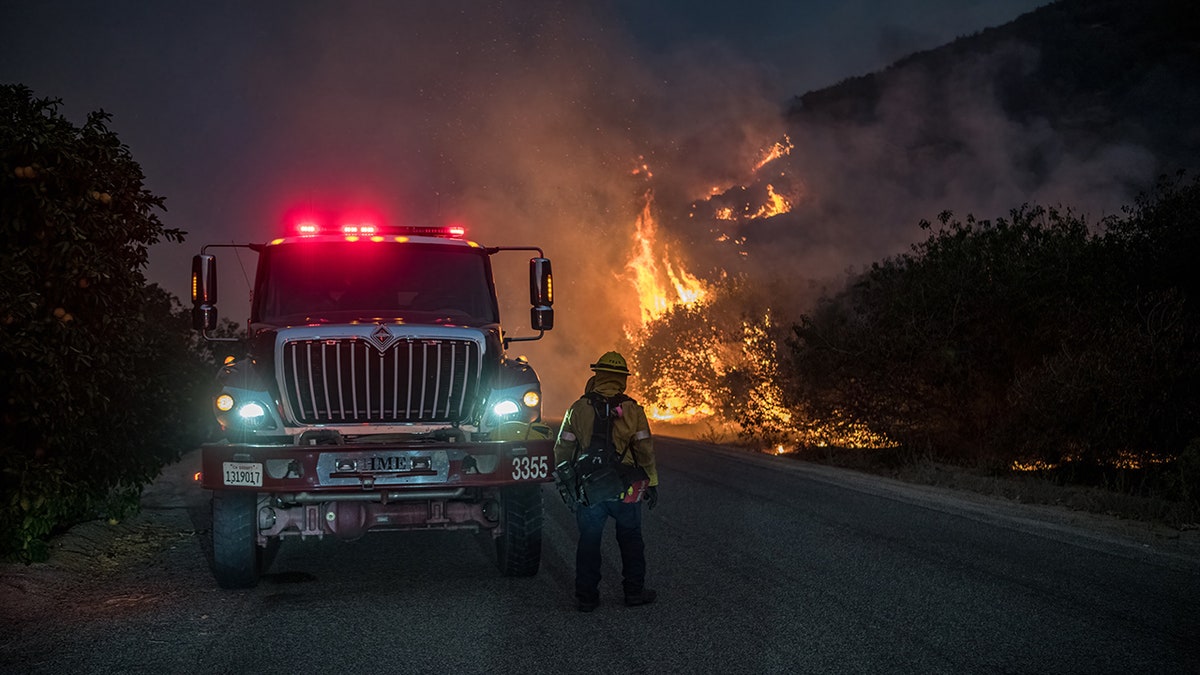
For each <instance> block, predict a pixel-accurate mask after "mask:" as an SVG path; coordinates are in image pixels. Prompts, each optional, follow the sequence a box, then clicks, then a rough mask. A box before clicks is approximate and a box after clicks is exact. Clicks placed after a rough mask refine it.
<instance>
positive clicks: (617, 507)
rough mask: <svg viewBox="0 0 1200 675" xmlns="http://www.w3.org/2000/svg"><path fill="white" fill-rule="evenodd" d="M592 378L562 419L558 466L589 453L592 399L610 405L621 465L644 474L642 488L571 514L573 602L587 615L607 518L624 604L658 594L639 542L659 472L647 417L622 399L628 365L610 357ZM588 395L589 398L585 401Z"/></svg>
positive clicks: (594, 596)
mask: <svg viewBox="0 0 1200 675" xmlns="http://www.w3.org/2000/svg"><path fill="white" fill-rule="evenodd" d="M591 369H592V371H593V372H594V373H595V375H594V376H593V377H592V378H591V379H589V380H588V382H587V385H586V387H585V391H584V396H583V397H581V398H580V399H579V400H578V401H576V402H575V403H573V404H571V407H570V408H569V409H568V410H567V412H566V415H565V416H564V417H563V423H562V427H561V428H560V429H559V433H558V440H557V441H556V442H555V445H554V459H555V464H556V465H557V464H558V463H560V462H563V461H574V460H575V459H576V458H578V457H579V455H580V453H581V452H583V451H584V450H585V449H587V448H588V446H589V443H590V442H591V441H592V439H593V437H594V435H593V431H600V430H595V429H593V427H594V426H595V424H596V421H597V413H596V410H595V408H594V403H593V402H594V400H596V399H595V394H599V395H600V396H601V397H603V398H604V399H606V401H607V402H608V403H610V404H612V407H611V410H612V416H611V417H610V419H611V420H612V421H611V442H612V445H613V446H614V447H615V451H616V453H618V454H620V453H622V452H623V453H624V456H623V457H622V462H623V463H624V464H625V465H628V466H630V467H635V466H640V467H641V468H642V469H643V470H644V471H645V474H646V479H645V480H643V481H641V484H640V485H638V484H635V485H633V486H632V487H631V488H630V489H629V490H628V491H627V492H626V493H625V494H624V495H623V496H622V497H623V498H622V497H618V498H614V499H610V500H608V501H601V502H598V503H594V504H591V505H589V506H583V505H579V506H577V508H576V509H575V521H576V523H577V524H578V526H579V545H578V547H577V548H576V551H575V600H576V602H577V606H578V609H579V611H581V612H590V611H592V610H594V609H596V607H597V606H598V605H599V604H600V589H599V587H600V546H601V540H602V539H603V535H604V526H605V523H606V522H607V521H608V519H609V518H610V517H611V518H612V519H613V520H614V521H616V529H617V544H618V545H619V546H620V549H621V574H622V576H623V577H624V581H623V584H622V585H623V587H624V591H625V604H626V605H628V606H630V607H637V606H639V605H646V604H649V603H651V602H654V599H655V597H657V595H658V594H657V593H656V592H655V591H653V590H651V589H649V588H646V586H645V582H646V557H645V546H644V544H643V542H642V505H641V503H640V502H641V501H642V500H643V499H644V500H645V501H646V504H647V506H648V507H649V508H650V509H653V508H654V507H655V506H657V505H658V471H657V468H656V467H655V462H654V443H653V440H652V439H651V437H650V423H649V421H648V420H647V419H646V412H645V411H644V410H643V409H642V407H641V406H640V405H638V403H637V402H636V401H634V400H633V399H631V398H629V397H628V396H625V395H624V393H625V385H626V382H627V380H628V378H629V366H628V365H627V364H626V363H625V357H623V356H621V355H620V354H618V353H617V352H608V353H606V354H604V355H603V356H601V357H600V358H599V359H598V360H597V361H596V362H595V363H593V364H592V365H591ZM589 394H591V395H592V397H591V398H589Z"/></svg>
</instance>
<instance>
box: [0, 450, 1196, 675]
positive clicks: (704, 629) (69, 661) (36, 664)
mask: <svg viewBox="0 0 1200 675" xmlns="http://www.w3.org/2000/svg"><path fill="white" fill-rule="evenodd" d="M659 454H660V458H661V459H660V462H661V466H662V469H661V472H662V475H663V481H664V484H663V487H662V489H661V495H662V504H661V506H660V507H659V508H658V509H656V510H655V511H654V512H653V513H651V514H648V515H647V519H646V536H647V542H648V546H647V547H648V558H649V565H650V576H651V579H650V581H651V585H652V586H653V587H655V588H657V589H658V590H659V593H660V596H659V597H660V600H659V602H658V603H656V604H654V605H651V606H647V607H640V608H626V607H624V606H622V605H621V604H620V583H619V572H618V570H617V568H616V566H615V564H616V563H617V561H618V556H617V553H616V549H615V544H614V543H613V542H612V536H611V526H610V534H609V536H608V538H607V542H608V544H609V549H608V551H607V553H606V555H607V558H606V567H605V583H604V586H603V589H602V592H603V597H602V605H601V607H600V608H599V609H598V610H597V611H596V612H595V613H592V614H580V613H578V612H576V611H575V609H574V605H573V603H572V600H571V587H572V584H571V581H572V576H573V571H572V561H573V555H574V553H573V551H574V539H573V532H574V524H573V520H572V519H571V517H570V514H568V513H567V512H566V510H565V508H563V507H562V506H561V504H560V503H559V502H558V500H557V497H556V496H554V495H553V494H552V491H551V489H550V488H549V487H547V489H546V492H545V495H546V503H547V507H548V518H547V522H546V529H545V551H544V557H543V564H542V571H541V573H540V574H539V575H538V576H537V577H534V578H530V579H506V578H503V577H500V576H498V575H497V573H496V571H495V568H494V567H493V563H492V560H491V557H490V552H491V549H490V542H488V541H485V540H483V539H482V538H481V537H477V536H474V535H471V534H466V533H436V532H431V533H419V534H410V535H385V534H379V535H372V536H368V537H365V538H363V539H362V540H360V541H358V542H354V543H350V544H345V543H338V542H333V541H325V542H317V541H311V542H289V544H287V545H285V546H284V547H283V548H282V550H281V551H280V555H279V557H278V558H277V560H276V562H275V565H274V566H273V568H272V574H271V575H270V576H269V577H268V578H267V579H266V580H264V582H263V583H262V584H261V585H260V586H259V587H258V588H256V589H253V590H249V591H237V592H230V591H222V590H219V589H217V588H216V587H215V584H214V583H213V581H212V579H211V577H210V576H209V574H208V572H207V568H206V564H207V563H206V560H205V557H204V553H203V546H202V536H203V530H204V529H205V528H206V527H207V523H206V522H205V517H204V508H203V506H204V498H203V493H199V492H196V491H193V490H192V489H191V488H190V486H189V485H188V484H187V480H186V476H187V475H188V474H189V473H190V472H191V471H192V470H194V466H193V465H194V463H195V461H196V460H195V458H194V457H188V458H186V459H185V461H184V462H181V463H180V464H179V465H176V466H173V467H170V468H169V469H168V471H167V472H165V473H164V476H163V478H162V479H161V480H160V481H159V483H157V484H156V485H155V486H153V487H152V488H151V489H150V490H148V493H147V495H146V498H145V499H144V503H145V505H146V510H145V512H144V513H143V514H142V515H141V516H140V517H138V518H137V519H134V520H133V521H131V522H130V523H126V524H122V525H120V526H117V527H109V526H106V525H103V524H94V525H90V526H85V527H81V528H77V529H76V530H74V531H72V533H71V534H69V535H68V536H67V537H65V538H64V539H63V541H62V547H63V548H62V549H61V550H59V551H57V552H56V554H55V557H54V558H53V559H52V561H51V562H50V563H49V564H44V565H35V566H31V567H23V566H12V565H6V566H3V568H2V569H0V606H2V608H0V628H2V631H0V672H5V673H7V672H16V673H58V672H63V673H65V672H70V673H109V672H111V673H130V672H153V673H209V672H212V673H244V672H258V673H324V672H329V673H342V672H383V673H392V672H394V673H407V672H420V673H516V672H551V671H556V672H563V673H590V672H596V673H610V672H611V673H639V672H652V673H676V672H678V673H693V672H720V673H735V672H746V673H759V672H822V673H825V672H918V673H942V672H946V673H964V672H986V673H1033V672H1037V673H1043V672H1054V673H1070V672H1078V673H1101V672H1122V673H1127V672H1143V673H1186V672H1200V639H1198V638H1197V636H1200V610H1198V608H1200V556H1198V555H1197V554H1196V549H1195V547H1190V548H1189V547H1188V546H1185V544H1186V542H1181V541H1172V540H1153V539H1146V538H1137V539H1131V538H1126V537H1124V536H1120V535H1118V534H1113V533H1112V532H1106V531H1103V530H1096V529H1094V528H1088V529H1083V528H1080V527H1078V526H1077V525H1076V524H1073V523H1072V522H1071V521H1072V519H1074V518H1075V517H1074V516H1062V515H1055V514H1054V513H1053V512H1050V511H1047V510H1044V509H1043V510H1036V509H1024V508H1021V507H1016V506H1012V505H1009V504H1004V503H1000V502H995V501H991V500H987V499H983V498H976V497H971V498H959V497H955V496H951V495H949V494H948V493H946V492H944V491H938V490H932V489H929V488H915V487H911V486H903V485H899V484H896V483H893V482H890V481H886V480H882V479H878V478H874V477H864V476H861V475H859V474H854V473H851V472H844V471H839V470H834V469H828V468H824V467H816V466H812V465H807V464H801V463H796V462H792V461H790V460H787V459H784V458H774V457H766V456H759V455H746V454H741V453H733V452H729V451H721V450H718V449H714V448H712V447H710V446H705V445H703V444H697V443H690V442H683V441H671V440H665V439H659ZM1047 514H1049V517H1050V521H1049V522H1047V521H1046V520H1045V518H1046V517H1047ZM197 531H199V532H200V534H199V535H198V534H197Z"/></svg>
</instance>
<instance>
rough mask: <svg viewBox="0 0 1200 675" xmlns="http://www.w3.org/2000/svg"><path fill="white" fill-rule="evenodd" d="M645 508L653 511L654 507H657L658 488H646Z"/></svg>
mask: <svg viewBox="0 0 1200 675" xmlns="http://www.w3.org/2000/svg"><path fill="white" fill-rule="evenodd" d="M646 506H647V507H648V508H649V509H650V510H651V511H653V510H654V507H656V506H658V486H657V485H651V486H650V487H648V488H646Z"/></svg>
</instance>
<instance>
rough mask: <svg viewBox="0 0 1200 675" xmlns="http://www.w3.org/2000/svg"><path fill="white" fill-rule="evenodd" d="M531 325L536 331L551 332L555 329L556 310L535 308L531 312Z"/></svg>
mask: <svg viewBox="0 0 1200 675" xmlns="http://www.w3.org/2000/svg"><path fill="white" fill-rule="evenodd" d="M529 323H530V324H532V325H533V329H534V330H550V329H551V328H554V308H553V307H545V306H542V307H534V308H532V309H530V310H529Z"/></svg>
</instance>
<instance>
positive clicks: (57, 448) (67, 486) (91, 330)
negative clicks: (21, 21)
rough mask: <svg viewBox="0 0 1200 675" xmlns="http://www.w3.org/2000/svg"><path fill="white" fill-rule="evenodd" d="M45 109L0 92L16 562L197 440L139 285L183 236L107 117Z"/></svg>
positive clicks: (10, 519)
mask: <svg viewBox="0 0 1200 675" xmlns="http://www.w3.org/2000/svg"><path fill="white" fill-rule="evenodd" d="M58 105H59V103H58V102H57V101H51V100H46V99H36V98H34V96H33V94H32V92H31V91H30V90H29V89H28V88H25V87H23V86H3V87H0V240H2V241H3V243H4V245H3V246H2V247H0V401H3V406H4V407H3V416H2V418H0V470H2V474H0V494H3V495H5V498H4V499H3V500H2V501H3V503H0V554H7V555H13V554H15V555H17V556H20V557H22V558H24V559H26V560H31V559H37V558H39V557H41V556H42V555H44V553H45V548H44V546H45V539H46V537H47V536H48V535H49V534H51V533H52V532H54V531H55V530H56V529H57V528H60V527H63V526H67V525H70V524H72V523H73V522H77V521H78V520H79V519H82V518H89V517H96V516H98V515H108V516H112V517H120V516H121V515H123V514H122V513H121V512H122V511H123V510H128V508H130V507H132V506H136V500H137V495H138V494H139V493H140V489H141V486H142V485H144V484H146V483H147V482H149V481H151V480H153V479H154V477H156V476H157V474H158V472H159V471H160V469H161V468H162V466H163V465H164V464H165V463H167V462H170V461H173V460H174V459H176V458H177V457H178V456H179V455H180V453H181V450H182V449H183V448H185V447H187V446H186V445H185V442H186V439H188V438H192V437H194V436H195V434H197V433H200V432H202V428H201V427H200V426H198V424H197V423H196V422H193V421H191V420H194V419H201V418H199V417H195V416H193V415H192V413H193V412H195V409H196V406H195V405H194V401H195V400H198V399H197V398H196V397H197V395H198V392H199V387H200V386H201V385H193V384H190V383H192V382H202V378H201V376H200V372H201V370H202V369H203V367H204V363H203V359H202V357H200V356H198V355H197V352H196V350H195V349H194V348H193V345H192V344H191V343H190V342H189V341H190V339H191V334H190V330H189V328H190V323H189V320H188V318H187V313H186V312H184V311H183V309H182V308H181V307H180V306H179V303H178V301H177V300H175V299H174V298H173V297H172V296H170V295H169V294H167V293H166V292H164V291H162V290H161V289H159V288H157V287H155V286H148V285H147V284H146V281H145V278H144V276H143V268H144V267H145V265H146V261H147V254H148V250H149V247H150V246H151V245H152V244H154V243H156V242H158V241H160V240H163V239H165V240H169V241H182V239H183V234H184V233H183V232H182V231H180V230H178V229H173V228H167V227H165V226H164V225H163V224H162V222H161V221H160V220H159V218H158V215H157V214H156V211H159V210H162V209H163V202H162V199H161V198H160V197H156V196H154V195H152V194H151V193H150V192H148V191H147V190H146V189H145V188H144V187H143V184H142V181H143V178H144V177H143V175H142V172H141V168H140V167H139V166H138V164H137V163H136V162H135V161H134V160H133V159H132V157H131V155H130V153H129V149H128V148H127V147H126V146H124V145H122V144H121V143H120V141H119V140H118V138H117V136H116V134H114V133H113V132H111V131H110V130H108V129H107V127H106V126H105V122H106V121H107V120H108V115H106V114H105V113H103V112H95V113H92V114H90V115H88V118H87V122H86V123H85V124H84V125H83V126H82V127H76V126H74V125H73V124H71V123H70V122H69V121H68V120H66V119H65V118H64V117H62V116H61V115H60V114H59V112H58ZM209 372H211V371H209Z"/></svg>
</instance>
